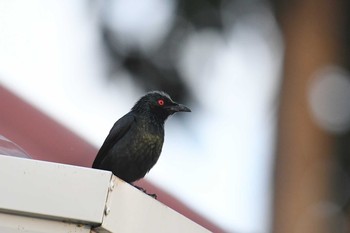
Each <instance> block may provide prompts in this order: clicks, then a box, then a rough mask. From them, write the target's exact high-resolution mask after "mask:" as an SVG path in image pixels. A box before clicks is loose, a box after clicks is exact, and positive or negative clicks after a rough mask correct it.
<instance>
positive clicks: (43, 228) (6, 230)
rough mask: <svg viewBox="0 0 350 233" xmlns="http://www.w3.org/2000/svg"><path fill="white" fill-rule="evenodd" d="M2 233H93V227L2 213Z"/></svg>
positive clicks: (0, 230)
mask: <svg viewBox="0 0 350 233" xmlns="http://www.w3.org/2000/svg"><path fill="white" fill-rule="evenodd" d="M0 232H1V233H24V232H25V233H48V232H50V233H66V232H74V233H91V226H89V225H83V224H77V223H76V224H74V223H68V222H61V221H54V220H49V219H40V218H32V217H28V216H21V215H14V214H5V213H0Z"/></svg>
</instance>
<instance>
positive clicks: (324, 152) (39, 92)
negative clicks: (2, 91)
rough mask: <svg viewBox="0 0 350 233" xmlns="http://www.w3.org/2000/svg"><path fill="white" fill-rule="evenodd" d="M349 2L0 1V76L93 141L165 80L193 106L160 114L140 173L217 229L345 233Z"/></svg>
mask: <svg viewBox="0 0 350 233" xmlns="http://www.w3.org/2000/svg"><path fill="white" fill-rule="evenodd" d="M348 10H349V3H347V2H346V1H341V0H333V1H330V0H328V1H327V0H318V1H316V0H297V1H293V2H290V1H284V0H271V1H267V0H265V1H263V0H251V1H246V0H202V1H199V0H193V1H184V0H142V1H140V0H138V1H137V0H115V1H111V0H110V1H108V0H100V1H82V0H81V1H58V0H50V1H40V0H32V1H17V0H14V1H7V2H6V1H2V2H0V85H1V86H2V87H3V88H6V89H8V90H11V91H12V92H14V93H16V95H18V96H19V97H21V98H23V99H25V100H26V101H28V102H30V103H31V104H32V105H33V106H35V107H37V108H38V109H40V110H41V111H43V112H44V113H46V114H48V115H49V116H50V117H52V118H53V119H55V120H57V121H58V122H60V123H61V124H63V125H64V126H66V127H68V128H69V129H70V130H72V131H73V132H75V133H76V134H78V135H80V137H82V138H83V139H84V140H87V141H88V142H89V143H91V144H92V145H93V146H94V147H96V148H99V147H100V146H101V145H102V142H103V140H104V139H105V137H106V136H107V134H108V132H109V130H110V128H111V127H112V125H113V124H114V122H115V121H116V120H117V119H118V118H120V117H121V116H122V115H124V114H125V113H126V112H128V111H129V110H130V108H131V107H132V105H133V104H134V103H135V101H136V100H137V99H138V98H139V97H140V96H142V95H144V94H145V93H146V92H147V91H150V90H163V91H166V92H168V93H169V94H170V95H171V96H172V97H173V99H174V100H175V101H177V102H180V103H183V104H186V105H187V106H189V107H190V108H191V109H192V113H190V114H181V115H180V114H179V115H176V116H174V117H172V119H170V120H168V122H167V123H166V137H165V143H164V147H163V152H162V156H161V158H160V160H159V162H158V163H157V165H156V166H155V167H154V168H153V169H152V171H151V172H150V173H149V174H148V175H147V176H146V179H147V180H149V181H150V182H152V183H153V184H155V185H157V186H158V187H161V188H162V189H164V190H166V191H167V192H169V193H171V194H172V195H173V196H175V197H176V198H178V199H179V200H181V201H182V202H184V203H185V204H186V205H188V206H190V207H191V208H193V209H194V210H196V211H197V212H199V213H201V214H202V215H203V216H205V217H206V218H208V219H210V220H211V221H213V222H214V223H215V224H217V225H218V226H220V227H221V228H222V229H223V231H225V232H238V233H265V232H278V233H280V232H309V233H310V232H311V233H312V232H317V233H319V232H349V229H350V227H349V225H348V221H347V220H348V218H349V214H348V212H347V211H348V208H347V207H348V202H349V195H350V187H349V170H348V166H349V159H348V154H349V150H350V147H349V126H350V80H349V73H348V68H349V64H350V62H349V58H350V57H349V44H350V40H349V39H350V37H349V35H350V34H349V32H350V31H349V30H348V29H349V22H350V21H349V15H348V12H349V11H348ZM10 107H11V106H7V108H10ZM1 111H6V109H5V110H4V109H2V110H1ZM22 120H23V121H26V116H22ZM50 133H52V134H54V132H50ZM0 134H1V132H0ZM4 136H5V137H6V136H7V135H4ZM9 139H11V138H10V137H9ZM19 146H21V145H20V144H19ZM22 146H23V145H22ZM60 146H61V147H67V148H71V149H72V150H73V151H74V146H75V145H74V143H73V142H72V143H70V144H68V145H67V144H66V145H60ZM23 149H24V150H26V148H25V146H23ZM27 151H28V150H27ZM28 152H30V151H28ZM31 156H32V157H33V158H35V153H34V154H33V153H31ZM94 156H95V154H86V155H84V156H81V157H80V161H85V162H86V161H87V162H88V163H89V164H91V163H92V160H93V159H94ZM58 161H60V160H59V159H58ZM76 164H78V165H79V164H83V163H79V162H76Z"/></svg>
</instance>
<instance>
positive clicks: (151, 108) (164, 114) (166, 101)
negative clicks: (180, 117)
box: [132, 91, 191, 122]
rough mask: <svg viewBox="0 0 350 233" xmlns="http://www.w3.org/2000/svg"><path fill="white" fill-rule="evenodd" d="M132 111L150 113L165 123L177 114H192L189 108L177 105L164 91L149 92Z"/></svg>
mask: <svg viewBox="0 0 350 233" xmlns="http://www.w3.org/2000/svg"><path fill="white" fill-rule="evenodd" d="M132 111H135V112H138V113H145V114H146V113H148V114H150V115H151V116H154V117H156V118H158V119H159V120H161V121H163V122H164V121H165V120H166V119H167V118H168V116H170V115H172V114H174V113H176V112H191V110H190V109H189V108H188V107H186V106H185V105H183V104H179V103H176V102H175V101H173V100H172V99H171V97H170V96H169V95H168V94H166V93H165V92H162V91H151V92H148V93H147V94H146V95H144V96H143V97H141V98H140V99H139V100H138V101H137V102H136V104H135V105H134V107H133V108H132Z"/></svg>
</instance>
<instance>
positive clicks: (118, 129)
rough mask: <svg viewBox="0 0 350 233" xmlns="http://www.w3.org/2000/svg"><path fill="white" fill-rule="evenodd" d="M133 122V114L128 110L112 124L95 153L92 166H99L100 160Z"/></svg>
mask: <svg viewBox="0 0 350 233" xmlns="http://www.w3.org/2000/svg"><path fill="white" fill-rule="evenodd" d="M133 122H135V116H134V115H133V114H132V113H130V112H129V113H127V114H126V115H124V116H123V117H122V118H120V119H119V120H118V121H117V122H116V123H115V124H114V125H113V127H112V129H111V131H110V132H109V134H108V136H107V138H106V139H105V141H104V143H103V144H102V146H101V148H100V150H99V151H98V153H97V155H96V158H95V160H94V162H93V164H92V167H93V168H99V166H100V164H101V162H102V161H103V159H104V158H105V156H106V155H107V154H108V151H109V150H110V149H111V148H112V147H113V145H115V143H116V142H117V141H118V140H119V139H120V138H122V137H123V136H124V135H125V134H126V132H128V130H129V129H130V127H131V125H132V124H133Z"/></svg>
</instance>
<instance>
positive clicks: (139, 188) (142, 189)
mask: <svg viewBox="0 0 350 233" xmlns="http://www.w3.org/2000/svg"><path fill="white" fill-rule="evenodd" d="M133 186H134V187H135V188H137V189H138V190H140V191H142V192H143V193H145V194H147V195H148V196H150V197H153V198H154V199H157V194H155V193H147V191H146V189H144V188H142V187H139V186H136V185H133Z"/></svg>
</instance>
